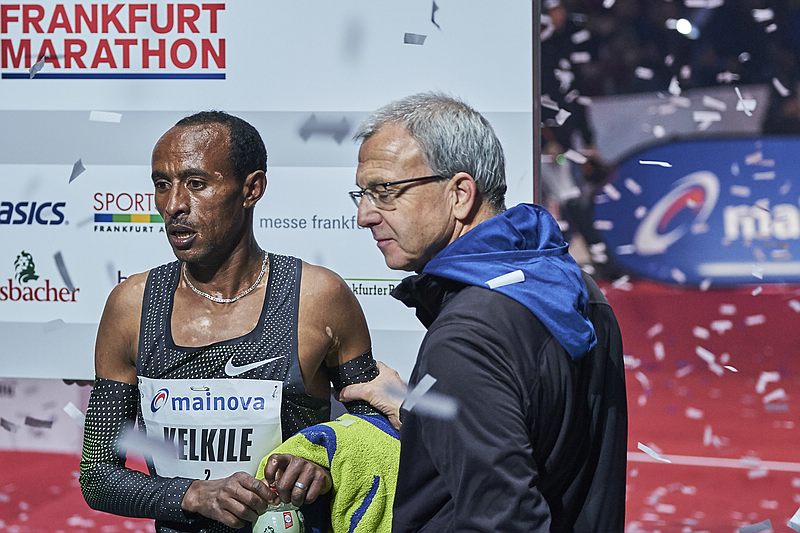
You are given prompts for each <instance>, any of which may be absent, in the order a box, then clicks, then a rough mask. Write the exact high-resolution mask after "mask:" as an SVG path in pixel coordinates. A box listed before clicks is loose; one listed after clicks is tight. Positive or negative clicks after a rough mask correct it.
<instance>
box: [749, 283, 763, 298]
mask: <svg viewBox="0 0 800 533" xmlns="http://www.w3.org/2000/svg"><path fill="white" fill-rule="evenodd" d="M763 290H764V287H762V286H761V285H759V286H758V287H756V288H755V289H753V291H752V292H751V293H750V294H752V295H753V296H758V295H759V294H761V293H762V292H763Z"/></svg>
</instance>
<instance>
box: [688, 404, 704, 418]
mask: <svg viewBox="0 0 800 533" xmlns="http://www.w3.org/2000/svg"><path fill="white" fill-rule="evenodd" d="M685 414H686V418H691V419H692V420H701V419H702V418H703V414H704V413H703V411H702V410H700V409H696V408H694V407H687V408H686V412H685Z"/></svg>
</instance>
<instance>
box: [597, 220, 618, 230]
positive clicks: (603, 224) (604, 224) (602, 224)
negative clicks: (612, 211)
mask: <svg viewBox="0 0 800 533" xmlns="http://www.w3.org/2000/svg"><path fill="white" fill-rule="evenodd" d="M592 225H593V226H594V229H596V230H600V231H610V230H612V229H614V223H613V222H612V221H610V220H595V221H594V224H592Z"/></svg>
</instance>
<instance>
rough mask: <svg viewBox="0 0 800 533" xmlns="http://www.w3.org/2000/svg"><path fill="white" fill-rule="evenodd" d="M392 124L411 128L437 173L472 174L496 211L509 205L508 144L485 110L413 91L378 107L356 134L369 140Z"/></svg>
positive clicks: (447, 97) (409, 129)
mask: <svg viewBox="0 0 800 533" xmlns="http://www.w3.org/2000/svg"><path fill="white" fill-rule="evenodd" d="M387 124H398V125H401V126H403V127H405V128H406V130H407V131H408V133H409V134H410V135H411V137H412V138H413V139H414V140H415V141H417V143H418V144H419V145H420V147H421V148H422V153H423V154H424V155H425V159H426V160H427V163H428V166H429V167H431V170H433V172H434V173H435V174H438V175H441V176H453V175H455V174H457V173H458V172H466V173H468V174H469V175H470V176H472V177H473V178H474V179H475V184H476V185H477V186H478V191H479V192H480V194H481V195H482V196H483V197H484V199H485V201H486V202H487V203H488V204H489V205H490V206H491V207H492V208H493V209H494V210H495V212H498V213H499V212H501V211H504V210H505V194H506V171H505V157H504V156H503V147H502V146H501V145H500V141H499V140H498V139H497V136H496V135H495V133H494V130H493V129H492V126H491V125H490V124H489V122H488V121H487V120H486V119H485V118H484V117H483V115H481V114H480V113H478V112H477V111H475V110H474V109H473V108H471V107H470V106H468V105H467V104H466V103H464V102H462V101H461V100H458V99H456V98H453V97H451V96H447V95H445V94H442V93H432V92H429V93H419V94H413V95H411V96H406V97H405V98H401V99H400V100H395V101H394V102H391V103H389V104H387V105H385V106H384V107H382V108H380V109H378V110H377V111H375V112H374V113H373V114H372V115H371V116H370V117H369V118H367V119H366V120H365V121H364V122H363V123H362V124H361V126H359V128H358V130H357V131H356V133H355V135H354V136H353V139H354V140H356V141H362V142H363V141H366V140H367V139H369V138H370V137H372V136H373V135H374V134H375V133H377V131H378V130H379V129H381V128H382V127H383V126H385V125H387Z"/></svg>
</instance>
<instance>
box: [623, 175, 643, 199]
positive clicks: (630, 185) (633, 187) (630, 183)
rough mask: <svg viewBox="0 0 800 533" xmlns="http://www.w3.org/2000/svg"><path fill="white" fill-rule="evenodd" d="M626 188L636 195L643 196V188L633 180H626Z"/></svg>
mask: <svg viewBox="0 0 800 533" xmlns="http://www.w3.org/2000/svg"><path fill="white" fill-rule="evenodd" d="M624 183H625V188H626V189H628V190H629V191H631V192H632V193H633V194H635V195H637V196H638V195H640V194H642V186H641V185H639V184H638V183H637V182H636V181H635V180H634V179H633V178H625V182H624Z"/></svg>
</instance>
